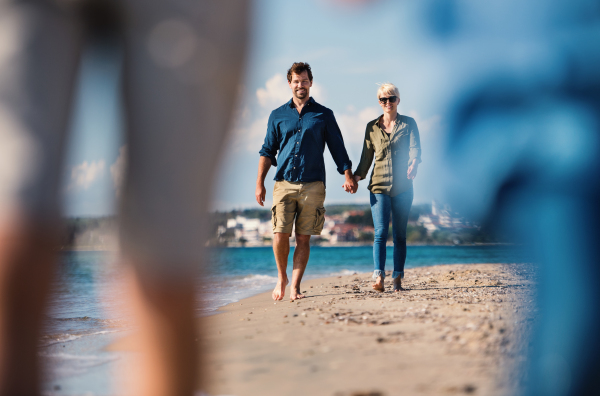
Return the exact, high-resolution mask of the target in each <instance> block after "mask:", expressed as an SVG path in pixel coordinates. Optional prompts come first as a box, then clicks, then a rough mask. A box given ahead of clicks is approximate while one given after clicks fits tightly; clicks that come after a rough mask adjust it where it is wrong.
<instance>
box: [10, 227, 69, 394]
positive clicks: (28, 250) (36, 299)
mask: <svg viewBox="0 0 600 396" xmlns="http://www.w3.org/2000/svg"><path fill="white" fill-rule="evenodd" d="M57 228H58V227H57ZM53 231H54V232H50V230H49V229H42V227H37V226H32V227H27V225H26V224H25V223H24V222H22V221H12V222H2V224H0V395H2V396H8V395H11V396H13V395H16V396H19V395H38V394H39V392H40V371H41V367H40V359H39V357H38V349H37V348H38V341H39V337H40V335H41V329H42V326H43V317H44V312H45V310H46V302H47V299H48V295H49V293H50V286H51V284H52V279H53V276H54V271H55V268H56V257H55V256H56V250H55V249H56V244H55V243H54V237H52V236H51V235H56V234H57V233H56V230H53Z"/></svg>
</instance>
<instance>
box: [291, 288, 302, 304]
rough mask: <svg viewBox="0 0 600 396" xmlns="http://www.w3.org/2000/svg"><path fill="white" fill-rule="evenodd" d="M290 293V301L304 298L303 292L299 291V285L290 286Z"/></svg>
mask: <svg viewBox="0 0 600 396" xmlns="http://www.w3.org/2000/svg"><path fill="white" fill-rule="evenodd" d="M290 293H291V294H290V300H292V301H294V300H298V299H300V298H304V294H302V293H300V287H292V288H291V290H290Z"/></svg>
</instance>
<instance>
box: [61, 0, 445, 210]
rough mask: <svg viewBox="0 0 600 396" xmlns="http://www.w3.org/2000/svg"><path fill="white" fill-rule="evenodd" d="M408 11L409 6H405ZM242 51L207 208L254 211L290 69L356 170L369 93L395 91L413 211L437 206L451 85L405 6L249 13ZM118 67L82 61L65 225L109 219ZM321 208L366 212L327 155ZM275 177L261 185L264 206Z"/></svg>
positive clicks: (313, 5)
mask: <svg viewBox="0 0 600 396" xmlns="http://www.w3.org/2000/svg"><path fill="white" fill-rule="evenodd" d="M409 3H410V4H409ZM255 5H256V7H255V9H254V12H253V23H252V31H251V45H250V51H249V58H248V61H247V67H246V73H245V77H244V81H243V86H242V89H241V92H242V95H241V98H240V99H239V104H238V107H237V110H236V112H235V114H234V120H233V121H234V128H233V131H232V133H231V135H230V138H229V141H228V143H227V146H226V149H225V151H224V152H223V155H222V157H221V163H220V166H219V175H218V178H217V180H218V181H219V183H218V185H217V186H215V189H214V191H213V201H214V203H213V208H214V209H219V210H229V209H233V208H248V207H258V205H257V204H256V202H255V200H254V189H255V183H256V172H257V164H258V151H259V149H260V147H261V145H262V141H263V139H264V135H265V133H266V121H267V118H268V116H269V113H270V112H271V110H273V109H274V108H276V107H278V106H280V105H281V104H283V103H284V102H286V101H287V100H289V98H291V91H290V89H289V87H288V85H287V81H286V79H285V73H286V71H287V69H288V68H289V67H290V65H291V64H292V63H293V62H295V61H303V62H308V63H310V65H311V67H312V70H313V75H314V85H313V89H312V90H311V95H312V96H313V97H314V98H315V99H316V100H317V101H318V102H320V103H322V104H323V105H325V106H327V107H329V108H331V109H332V110H333V111H334V114H335V116H336V118H337V120H338V124H339V125H340V128H341V130H342V134H343V136H344V140H345V142H346V148H347V150H348V154H349V155H350V158H351V160H352V161H353V164H354V166H356V165H357V164H358V161H359V159H360V152H361V149H362V143H361V141H362V137H363V136H364V129H365V126H366V124H367V122H368V121H370V120H372V119H373V118H375V117H377V116H378V115H379V114H380V112H379V110H380V108H379V106H378V104H377V100H376V91H377V83H382V82H392V83H394V84H396V85H397V86H398V87H399V89H400V96H401V103H400V106H399V112H400V113H401V114H406V115H409V116H412V117H414V118H415V119H416V120H417V123H418V125H419V129H420V131H421V141H422V147H423V155H422V158H423V163H422V164H421V166H420V168H419V175H418V176H417V179H416V180H415V203H421V202H428V201H429V200H431V199H432V198H437V197H438V196H439V191H438V187H437V185H438V184H439V183H438V180H437V177H439V176H438V175H439V174H440V172H439V171H440V169H439V168H440V166H441V162H440V161H438V160H437V158H438V153H439V150H440V147H441V142H442V141H443V136H444V124H445V116H444V114H443V113H442V111H441V110H440V109H441V108H442V106H441V103H442V99H443V92H445V91H447V86H448V85H449V84H451V81H449V79H448V78H447V76H448V70H447V67H446V66H445V63H444V61H443V59H444V58H443V56H442V55H443V54H442V51H440V49H439V48H438V45H439V43H435V42H432V41H429V40H428V38H427V37H428V34H427V32H426V31H424V30H423V27H421V26H419V24H418V23H416V22H415V21H418V20H420V18H418V17H417V14H418V13H419V12H422V11H421V10H420V9H419V8H417V7H416V6H415V5H414V3H413V2H399V1H379V2H374V3H369V2H367V5H365V6H340V5H339V4H338V3H337V2H334V1H305V2H291V1H280V0H259V1H256V3H255ZM117 70H118V65H117V64H116V63H115V61H114V60H113V61H111V60H110V59H107V58H105V57H104V56H103V55H102V54H101V53H88V55H87V58H86V60H85V61H84V64H83V69H82V78H81V84H80V87H79V91H78V92H79V94H78V96H79V100H78V104H77V106H76V113H75V115H74V119H73V123H72V124H73V128H72V129H73V133H72V135H73V138H72V139H71V143H70V149H69V155H68V160H67V164H66V169H65V187H64V196H65V199H64V202H65V212H66V213H67V214H68V215H72V216H84V215H103V214H110V213H113V212H114V201H115V197H116V195H117V186H118V180H119V178H120V174H121V169H122V164H123V163H124V161H125V159H124V158H123V155H122V150H120V149H121V148H122V143H121V137H120V135H119V133H120V128H119V125H120V121H119V120H120V117H119V115H120V112H119V111H120V110H119V109H120V107H119V103H120V102H119V99H118V96H117V86H116V82H115V77H116V75H117ZM325 158H326V167H327V175H328V176H327V181H328V184H327V201H326V202H327V203H330V204H331V203H352V202H360V203H365V202H368V190H367V189H366V182H361V183H360V184H359V191H358V193H357V194H354V195H350V194H347V193H345V192H344V191H343V190H342V188H341V185H342V183H343V177H342V176H341V175H339V174H338V173H337V172H336V170H335V165H334V163H333V160H332V159H331V155H330V154H329V152H328V150H325ZM274 173H275V172H274V169H272V170H271V171H270V172H269V175H267V183H266V187H267V191H268V193H267V202H266V203H267V204H270V202H271V193H270V191H272V188H273V181H272V178H273V176H274Z"/></svg>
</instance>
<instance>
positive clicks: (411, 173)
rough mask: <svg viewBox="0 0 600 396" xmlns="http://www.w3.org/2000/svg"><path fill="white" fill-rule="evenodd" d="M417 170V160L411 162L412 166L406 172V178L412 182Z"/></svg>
mask: <svg viewBox="0 0 600 396" xmlns="http://www.w3.org/2000/svg"><path fill="white" fill-rule="evenodd" d="M417 169H419V164H417V160H413V163H412V165H411V166H409V167H408V170H407V171H406V178H407V179H410V180H412V179H414V178H415V177H417Z"/></svg>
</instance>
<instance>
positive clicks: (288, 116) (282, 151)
mask: <svg viewBox="0 0 600 396" xmlns="http://www.w3.org/2000/svg"><path fill="white" fill-rule="evenodd" d="M287 79H288V84H289V86H290V88H291V90H292V99H290V101H289V102H287V103H286V104H284V105H282V106H281V107H279V108H277V109H275V110H273V112H272V113H271V115H270V117H269V121H268V126H267V135H266V137H265V141H264V144H263V146H262V149H261V150H260V160H259V164H258V179H257V186H256V200H257V202H258V203H259V204H260V205H261V206H264V201H265V195H266V189H265V185H264V181H265V177H266V176H267V173H268V171H269V169H270V168H271V166H276V167H277V171H276V173H275V180H276V182H275V187H274V189H273V206H272V208H271V212H272V223H273V232H274V238H273V252H274V254H275V262H276V263H277V270H278V281H277V285H276V286H275V289H274V290H273V299H274V300H282V299H283V296H284V294H285V288H286V286H287V284H288V283H289V280H288V276H287V261H288V256H289V252H290V241H289V238H290V235H291V233H292V226H293V225H294V223H295V232H296V248H295V250H294V258H293V270H292V284H291V294H290V298H291V299H292V300H296V299H299V298H303V297H304V296H303V295H302V294H301V292H300V282H301V280H302V276H303V275H304V270H305V269H306V265H307V263H308V258H309V255H310V237H311V235H320V234H321V231H322V229H323V224H324V222H325V208H324V207H323V204H324V201H325V162H324V158H323V153H324V150H325V145H326V144H327V147H328V148H329V151H330V153H331V155H332V157H333V160H334V161H335V164H336V165H337V170H338V172H339V173H340V174H343V175H345V181H344V184H343V186H342V187H343V188H344V190H345V191H347V192H350V193H355V192H356V190H357V189H358V182H359V181H360V180H362V179H365V178H366V176H367V173H368V171H369V169H370V168H371V164H372V163H373V159H375V165H374V167H373V172H372V173H371V180H370V182H369V186H368V189H369V190H370V202H371V213H372V215H373V224H374V226H375V238H374V239H375V240H374V244H373V260H374V268H375V269H374V272H373V278H374V279H375V283H374V284H373V289H375V290H378V291H384V290H385V289H384V280H385V259H386V241H387V238H388V229H389V223H390V215H391V218H392V230H393V241H394V257H393V261H394V272H393V273H392V278H393V287H394V290H395V291H400V290H402V278H403V277H404V263H405V261H406V225H407V222H408V214H409V212H410V208H411V205H412V201H413V186H412V180H413V179H414V178H415V176H416V175H417V169H418V165H419V163H420V162H421V143H420V138H419V130H418V128H417V124H416V122H415V120H414V119H413V118H411V117H407V116H404V115H400V114H398V104H399V103H400V94H399V91H398V88H396V86H394V85H393V84H389V83H386V84H382V85H381V86H380V87H379V89H378V90H377V99H378V101H379V105H380V106H381V108H382V110H383V114H382V115H381V116H379V117H377V118H376V119H374V120H373V121H370V122H369V123H368V124H367V127H366V131H365V137H364V141H363V149H362V154H361V158H360V163H359V164H358V167H357V168H356V170H355V171H354V173H353V172H352V162H351V161H350V158H349V157H348V153H347V152H346V148H345V146H344V140H343V138H342V134H341V132H340V129H339V127H338V125H337V122H336V120H335V117H334V115H333V112H332V111H331V110H330V109H328V108H326V107H324V106H322V105H320V104H319V103H317V102H316V101H315V100H314V99H313V98H312V97H310V95H309V93H310V88H311V86H312V81H313V76H312V71H311V69H310V66H309V65H308V64H307V63H302V62H297V63H294V64H293V65H292V67H291V68H290V69H289V70H288V73H287ZM277 153H279V154H278V155H277Z"/></svg>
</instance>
